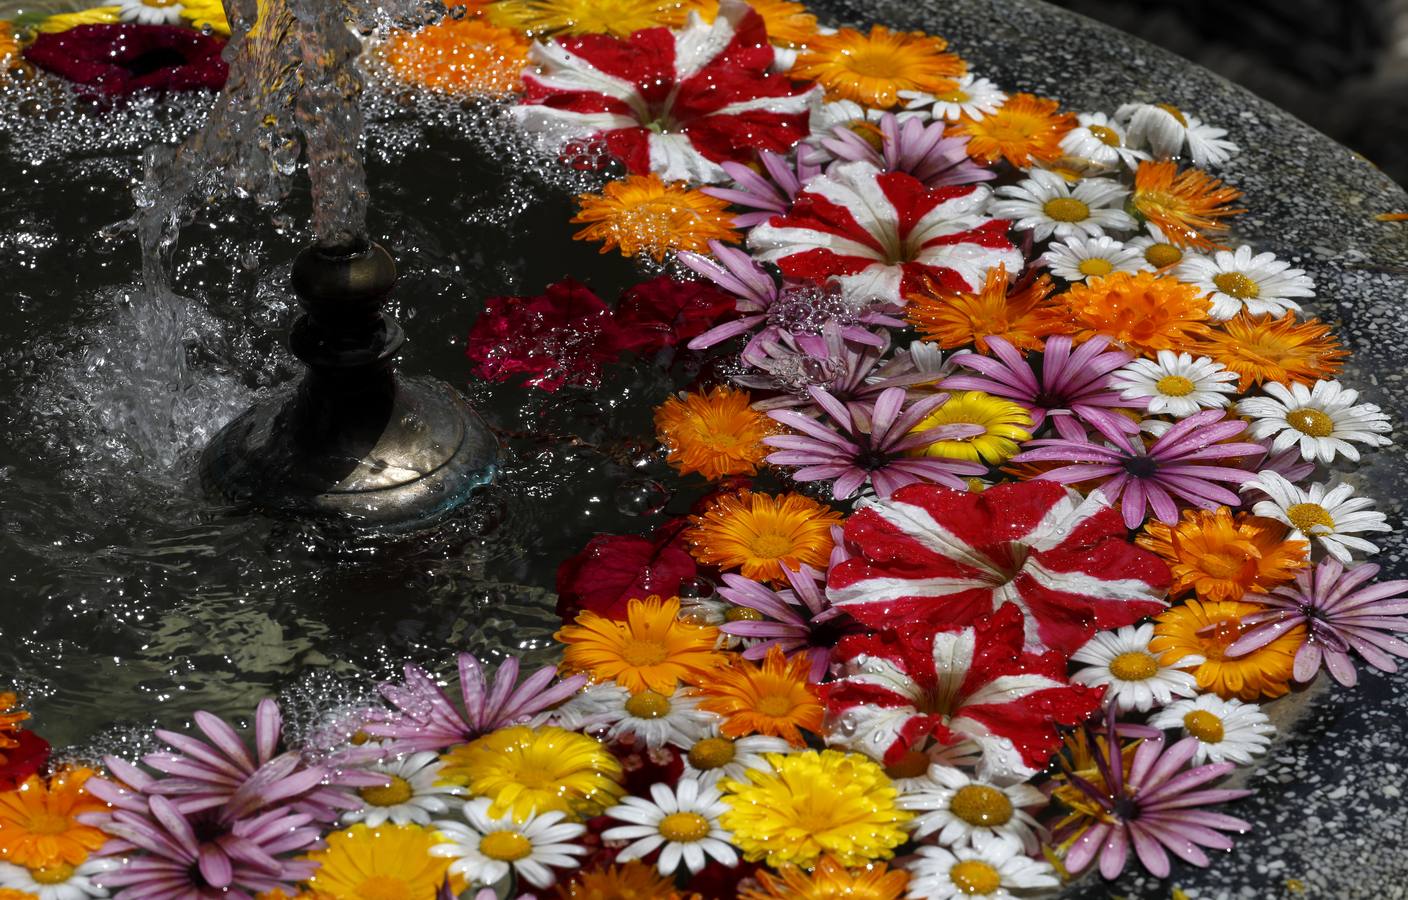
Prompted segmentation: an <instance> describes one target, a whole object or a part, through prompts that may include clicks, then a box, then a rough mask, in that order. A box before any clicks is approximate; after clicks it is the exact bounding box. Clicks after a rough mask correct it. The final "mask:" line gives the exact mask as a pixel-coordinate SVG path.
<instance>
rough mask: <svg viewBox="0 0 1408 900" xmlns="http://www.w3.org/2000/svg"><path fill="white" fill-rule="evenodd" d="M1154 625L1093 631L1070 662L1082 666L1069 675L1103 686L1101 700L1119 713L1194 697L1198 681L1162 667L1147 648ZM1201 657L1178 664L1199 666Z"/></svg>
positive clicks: (1078, 679)
mask: <svg viewBox="0 0 1408 900" xmlns="http://www.w3.org/2000/svg"><path fill="white" fill-rule="evenodd" d="M1153 638H1154V625H1153V623H1152V622H1146V623H1145V624H1143V625H1139V626H1134V625H1126V626H1125V627H1123V628H1120V629H1117V630H1115V631H1100V632H1096V634H1095V636H1094V637H1092V638H1091V639H1090V640H1089V641H1086V643H1085V644H1084V645H1083V646H1082V647H1081V648H1080V649H1079V650H1077V651H1076V652H1075V653H1072V654H1071V661H1072V662H1078V663H1085V667H1084V668H1082V669H1080V670H1078V671H1077V672H1076V673H1075V674H1074V675H1072V676H1071V680H1072V681H1074V682H1076V683H1078V684H1088V685H1092V686H1093V685H1102V684H1103V685H1105V702H1106V703H1109V702H1112V701H1113V702H1114V703H1115V706H1116V708H1117V709H1118V710H1119V711H1120V712H1129V711H1130V710H1135V711H1137V712H1148V711H1149V710H1151V709H1153V708H1154V707H1156V706H1165V705H1167V704H1168V703H1169V702H1170V701H1171V700H1172V699H1173V698H1174V697H1196V696H1197V694H1198V681H1197V679H1196V678H1194V677H1193V676H1192V674H1190V673H1188V672H1184V671H1181V670H1180V669H1173V668H1168V667H1166V666H1164V665H1163V664H1162V663H1160V662H1159V657H1158V655H1156V654H1154V653H1151V652H1150V651H1149V641H1151V640H1153ZM1203 662H1204V660H1203V658H1202V657H1188V656H1185V657H1183V658H1182V659H1180V660H1179V661H1178V665H1179V666H1180V667H1183V668H1186V667H1188V666H1196V665H1202V663H1203Z"/></svg>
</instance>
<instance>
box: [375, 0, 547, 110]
mask: <svg viewBox="0 0 1408 900" xmlns="http://www.w3.org/2000/svg"><path fill="white" fill-rule="evenodd" d="M496 5H498V4H496ZM530 46H531V45H530V44H529V42H528V41H527V40H526V39H525V38H523V37H522V36H521V35H519V34H517V33H516V32H514V31H511V30H509V29H507V28H500V27H498V26H497V25H493V24H490V23H489V22H486V21H485V20H484V19H481V18H471V17H465V18H463V19H455V18H453V17H451V18H446V19H444V20H442V21H440V22H438V23H436V24H434V25H426V26H425V27H423V28H421V29H420V30H419V31H414V32H410V31H393V32H392V33H391V34H390V36H389V37H387V39H386V43H384V44H383V45H382V46H381V47H380V48H379V53H380V56H381V58H382V59H383V60H384V61H385V62H386V65H387V66H388V67H389V68H390V69H391V71H392V72H393V73H394V74H395V75H396V77H397V78H399V79H401V80H402V81H404V82H406V83H408V84H414V85H419V86H420V87H423V88H427V89H429V90H432V91H442V92H444V93H446V94H452V95H456V96H471V97H473V96H485V97H506V96H509V95H511V94H515V93H517V92H518V91H520V90H522V88H523V77H522V73H523V69H524V68H525V67H526V66H527V65H528V48H529V47H530Z"/></svg>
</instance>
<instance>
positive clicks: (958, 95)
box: [934, 88, 973, 103]
mask: <svg viewBox="0 0 1408 900" xmlns="http://www.w3.org/2000/svg"><path fill="white" fill-rule="evenodd" d="M934 99H935V100H942V101H943V102H944V103H967V102H968V101H969V100H972V99H973V97H972V95H970V94H969V93H968V92H967V91H964V90H960V89H959V88H954V89H953V90H951V91H944V92H943V93H942V94H935V95H934Z"/></svg>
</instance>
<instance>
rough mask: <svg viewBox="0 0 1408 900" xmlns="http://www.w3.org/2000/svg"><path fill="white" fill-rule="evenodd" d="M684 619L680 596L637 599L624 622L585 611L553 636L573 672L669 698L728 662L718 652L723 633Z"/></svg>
mask: <svg viewBox="0 0 1408 900" xmlns="http://www.w3.org/2000/svg"><path fill="white" fill-rule="evenodd" d="M679 615H680V601H679V598H677V597H671V598H669V599H668V600H667V599H662V598H660V597H656V596H650V597H647V598H645V599H644V600H632V601H631V602H630V603H629V604H628V605H627V607H626V621H624V622H618V621H616V620H614V619H608V618H606V617H604V616H599V615H597V614H596V613H594V612H583V613H581V614H580V615H578V616H577V620H576V624H575V625H565V626H563V627H562V628H560V629H558V632H557V634H555V635H553V637H554V638H555V639H556V640H557V641H559V642H560V643H563V644H566V645H567V646H566V647H565V648H564V650H563V654H562V663H563V666H564V667H565V668H567V669H569V670H572V671H576V672H587V673H589V674H590V675H591V676H592V678H593V679H595V680H597V681H615V682H616V683H617V684H619V685H621V687H623V688H625V689H626V690H628V691H630V692H632V693H638V692H640V691H646V690H650V691H655V692H657V693H661V694H670V693H672V692H673V691H674V690H675V688H676V687H677V686H678V685H679V683H680V682H681V681H688V682H697V681H700V680H701V679H703V678H705V677H706V676H708V675H709V673H710V672H712V671H713V670H715V669H717V668H718V667H719V666H720V665H722V664H723V663H724V661H725V658H724V656H723V654H721V653H718V652H716V651H715V650H714V645H715V644H716V643H717V642H718V639H719V630H718V629H717V628H715V627H714V626H712V625H696V624H692V623H689V622H684V621H681V620H680V618H679Z"/></svg>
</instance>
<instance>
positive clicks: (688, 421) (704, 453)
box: [655, 386, 778, 481]
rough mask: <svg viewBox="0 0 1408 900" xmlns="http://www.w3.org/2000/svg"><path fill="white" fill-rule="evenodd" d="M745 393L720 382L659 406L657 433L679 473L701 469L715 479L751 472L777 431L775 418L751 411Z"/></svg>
mask: <svg viewBox="0 0 1408 900" xmlns="http://www.w3.org/2000/svg"><path fill="white" fill-rule="evenodd" d="M752 402H753V397H752V395H751V394H749V393H748V392H747V391H740V390H734V389H733V388H729V387H724V386H718V387H715V388H714V389H713V390H711V391H709V392H708V393H694V392H691V393H687V394H685V395H684V396H683V397H673V396H672V397H670V398H669V399H668V400H666V401H665V402H664V403H662V404H660V406H659V407H658V408H656V410H655V436H656V437H657V438H658V439H659V441H660V443H661V444H662V445H664V447H665V449H666V450H668V451H669V456H668V457H666V459H667V461H668V462H669V463H670V465H672V466H674V467H675V468H676V469H678V470H679V471H680V474H681V475H688V474H689V473H690V472H698V473H699V474H701V475H703V476H704V477H705V478H708V479H709V480H711V481H714V480H717V479H719V478H722V477H724V476H725V475H753V474H756V473H757V471H758V466H760V465H762V462H763V457H765V456H767V455H768V448H767V447H766V446H765V445H764V444H763V438H765V437H767V436H768V435H770V434H776V433H777V431H778V428H777V426H776V425H775V424H774V422H773V420H772V419H770V418H768V417H767V416H765V415H763V414H762V413H760V412H758V411H757V410H755V409H753V407H752Z"/></svg>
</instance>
